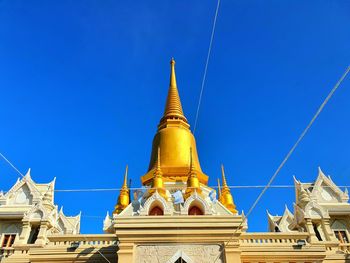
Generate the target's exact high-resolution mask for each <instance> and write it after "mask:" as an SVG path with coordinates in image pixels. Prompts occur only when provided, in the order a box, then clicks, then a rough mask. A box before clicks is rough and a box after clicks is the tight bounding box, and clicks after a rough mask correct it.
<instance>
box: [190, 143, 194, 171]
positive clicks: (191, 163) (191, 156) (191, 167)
mask: <svg viewBox="0 0 350 263" xmlns="http://www.w3.org/2000/svg"><path fill="white" fill-rule="evenodd" d="M193 170H194V165H193V155H192V147H190V171H193Z"/></svg>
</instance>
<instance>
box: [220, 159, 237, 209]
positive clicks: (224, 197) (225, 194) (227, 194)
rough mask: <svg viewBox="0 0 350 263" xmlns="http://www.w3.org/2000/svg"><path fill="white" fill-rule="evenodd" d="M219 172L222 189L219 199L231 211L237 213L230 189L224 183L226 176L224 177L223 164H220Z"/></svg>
mask: <svg viewBox="0 0 350 263" xmlns="http://www.w3.org/2000/svg"><path fill="white" fill-rule="evenodd" d="M221 172H222V189H221V194H220V197H219V201H220V202H221V203H222V204H223V205H224V206H225V207H226V208H227V209H228V210H230V211H231V212H232V213H234V214H235V213H237V210H236V205H235V203H234V201H233V197H232V194H231V191H230V188H229V187H228V186H227V183H226V177H225V170H224V166H223V165H221Z"/></svg>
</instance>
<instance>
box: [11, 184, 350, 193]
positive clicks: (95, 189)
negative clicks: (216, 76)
mask: <svg viewBox="0 0 350 263" xmlns="http://www.w3.org/2000/svg"><path fill="white" fill-rule="evenodd" d="M302 184H304V185H308V184H310V183H302ZM206 187H208V188H211V189H217V188H218V186H216V185H214V186H206ZM265 187H266V185H231V186H228V188H230V189H260V188H265ZM310 187H313V185H310ZM322 187H323V188H332V186H328V185H323V186H322ZM337 187H338V188H350V185H337ZM185 188H191V187H187V186H185V185H184V186H167V189H169V190H172V189H173V190H181V189H185ZM193 188H194V187H193ZM269 188H275V189H291V188H295V186H294V185H270V187H269ZM121 189H122V188H80V189H54V190H53V191H54V192H56V193H81V192H117V191H120V190H121ZM152 189H155V188H151V187H147V188H145V187H132V188H129V190H130V191H137V190H145V191H146V190H152ZM18 191H19V190H16V191H11V190H9V191H7V192H5V193H15V192H18ZM24 192H30V191H24Z"/></svg>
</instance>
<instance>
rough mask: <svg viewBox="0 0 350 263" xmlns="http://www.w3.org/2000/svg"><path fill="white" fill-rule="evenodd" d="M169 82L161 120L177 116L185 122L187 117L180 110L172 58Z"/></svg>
mask: <svg viewBox="0 0 350 263" xmlns="http://www.w3.org/2000/svg"><path fill="white" fill-rule="evenodd" d="M170 65H171V69H170V84H169V91H168V97H167V101H166V105H165V110H164V115H163V118H162V120H161V122H163V121H164V120H165V119H172V118H179V119H181V120H183V121H185V122H186V123H187V119H186V117H185V115H184V113H183V111H182V106H181V100H180V96H179V91H178V90H177V84H176V75H175V60H174V59H173V58H172V59H171V61H170Z"/></svg>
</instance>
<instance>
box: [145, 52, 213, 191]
mask: <svg viewBox="0 0 350 263" xmlns="http://www.w3.org/2000/svg"><path fill="white" fill-rule="evenodd" d="M170 65H171V71H170V85H169V91H168V97H167V102H166V106H165V111H164V116H163V117H162V118H161V120H160V123H159V125H158V131H157V133H156V135H155V136H154V139H153V145H152V153H151V160H150V164H149V168H148V172H147V173H146V174H145V175H144V176H142V178H141V180H142V183H143V184H144V185H150V184H151V183H152V181H153V177H154V170H155V169H156V166H157V161H156V160H157V151H158V147H159V148H160V160H161V162H160V166H161V170H162V173H163V180H164V181H165V182H167V181H168V182H169V181H170V182H173V181H183V182H186V181H187V175H188V171H189V168H190V167H189V166H190V148H192V154H193V167H194V169H193V170H194V171H195V172H196V173H197V176H198V179H199V181H200V182H201V183H203V184H207V183H208V176H207V175H205V174H204V173H203V172H202V169H201V167H200V164H199V159H198V154H197V147H196V141H195V138H194V136H193V134H192V133H191V131H190V125H189V124H188V122H187V119H186V117H185V116H184V114H183V110H182V106H181V101H180V97H179V92H178V89H177V84H176V77H175V61H174V60H173V59H172V60H171V62H170Z"/></svg>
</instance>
